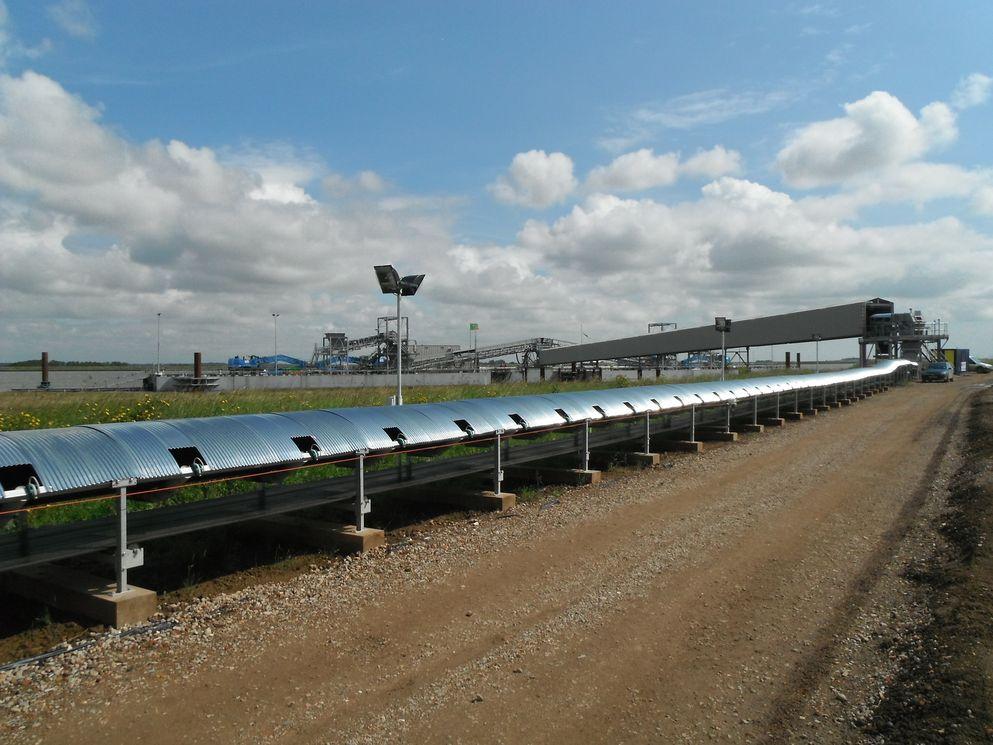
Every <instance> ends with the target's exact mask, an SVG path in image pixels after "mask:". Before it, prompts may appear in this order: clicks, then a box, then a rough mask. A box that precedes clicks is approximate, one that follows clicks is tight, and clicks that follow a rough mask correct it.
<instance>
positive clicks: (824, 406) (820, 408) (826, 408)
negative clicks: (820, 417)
mask: <svg viewBox="0 0 993 745" xmlns="http://www.w3.org/2000/svg"><path fill="white" fill-rule="evenodd" d="M814 408H815V409H817V410H818V411H831V407H830V406H828V405H827V404H818V405H817V406H815V407H814Z"/></svg>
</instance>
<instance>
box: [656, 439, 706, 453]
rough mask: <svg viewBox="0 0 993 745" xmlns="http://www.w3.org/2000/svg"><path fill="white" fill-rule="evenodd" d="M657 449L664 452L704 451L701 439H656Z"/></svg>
mask: <svg viewBox="0 0 993 745" xmlns="http://www.w3.org/2000/svg"><path fill="white" fill-rule="evenodd" d="M655 449H656V450H658V451H660V452H663V453H702V452H703V443H702V442H700V441H699V440H656V442H655Z"/></svg>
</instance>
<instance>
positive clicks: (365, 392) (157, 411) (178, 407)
mask: <svg viewBox="0 0 993 745" xmlns="http://www.w3.org/2000/svg"><path fill="white" fill-rule="evenodd" d="M768 374H769V373H768V372H763V373H761V375H763V376H765V375H768ZM757 375H759V374H758V373H755V374H752V375H748V374H741V375H739V376H737V377H738V378H745V377H755V376H757ZM713 379H714V376H713V375H700V376H694V377H691V378H678V379H674V380H672V381H666V379H665V377H664V376H663V378H662V379H660V380H658V381H657V380H656V379H655V378H654V377H652V376H648V377H646V378H645V379H644V380H642V381H639V382H637V383H636V382H633V381H629V380H626V379H624V378H617V379H615V380H591V381H583V382H543V383H527V384H525V383H494V384H491V385H451V386H422V387H416V388H409V389H407V390H405V391H404V403H407V404H420V403H429V402H432V401H452V400H455V399H461V398H488V397H494V396H520V395H527V394H536V393H556V392H560V391H562V392H565V391H584V390H595V389H597V388H618V387H627V386H634V385H639V384H641V385H655V384H657V383H666V382H673V383H677V384H678V383H694V382H699V381H703V380H713ZM392 393H393V389H392V388H388V387H382V388H321V389H311V390H296V391H285V390H282V391H280V390H266V391H231V392H228V393H207V394H205V393H140V392H94V393H86V392H73V393H60V392H54V391H53V392H47V391H29V392H22V391H19V392H15V393H0V431H11V430H18V429H46V428H51V427H68V426H71V425H74V424H97V423H105V422H132V421H148V420H150V419H186V418H189V417H201V416H220V415H224V414H259V413H267V412H273V411H300V410H303V409H326V408H343V407H347V406H378V405H382V404H384V403H385V402H386V400H387V398H388V397H389V396H390V395H391V394H392Z"/></svg>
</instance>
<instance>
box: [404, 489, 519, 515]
mask: <svg viewBox="0 0 993 745" xmlns="http://www.w3.org/2000/svg"><path fill="white" fill-rule="evenodd" d="M394 496H395V497H396V498H397V499H406V500H409V501H411V502H430V503H432V504H445V505H450V506H452V507H459V508H461V509H464V510H478V511H480V512H487V511H493V512H502V511H503V510H509V509H511V508H513V507H516V506H517V495H516V494H513V493H511V492H507V491H502V492H500V493H499V494H497V493H496V492H494V491H492V490H487V491H445V489H444V487H441V486H439V487H436V488H433V489H432V488H425V489H419V490H411V491H401V492H397V493H396V494H394Z"/></svg>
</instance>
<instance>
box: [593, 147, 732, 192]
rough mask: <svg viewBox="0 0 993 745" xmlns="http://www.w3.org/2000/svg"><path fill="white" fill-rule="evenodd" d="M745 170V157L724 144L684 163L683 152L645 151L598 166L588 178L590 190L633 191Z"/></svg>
mask: <svg viewBox="0 0 993 745" xmlns="http://www.w3.org/2000/svg"><path fill="white" fill-rule="evenodd" d="M740 170H741V154H740V153H738V152H736V151H734V150H726V149H725V148H723V147H722V146H720V145H717V146H716V147H714V148H712V149H710V150H701V151H700V152H698V153H696V154H695V155H693V156H692V157H691V158H689V159H688V160H686V161H683V162H681V161H680V156H679V153H662V154H661V155H656V154H655V151H654V150H652V149H650V148H642V149H641V150H635V151H634V152H630V153H625V154H624V155H620V156H618V157H617V158H614V160H613V161H611V162H610V163H609V164H608V165H605V166H598V167H596V168H594V169H593V170H592V171H590V173H589V175H588V176H587V177H586V189H587V190H588V191H602V192H629V191H644V190H646V189H652V188H655V187H658V186H668V185H670V184H673V183H675V182H676V180H677V179H678V178H679V177H680V176H690V177H704V178H716V177H718V176H723V175H725V174H730V173H738V172H739V171H740Z"/></svg>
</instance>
